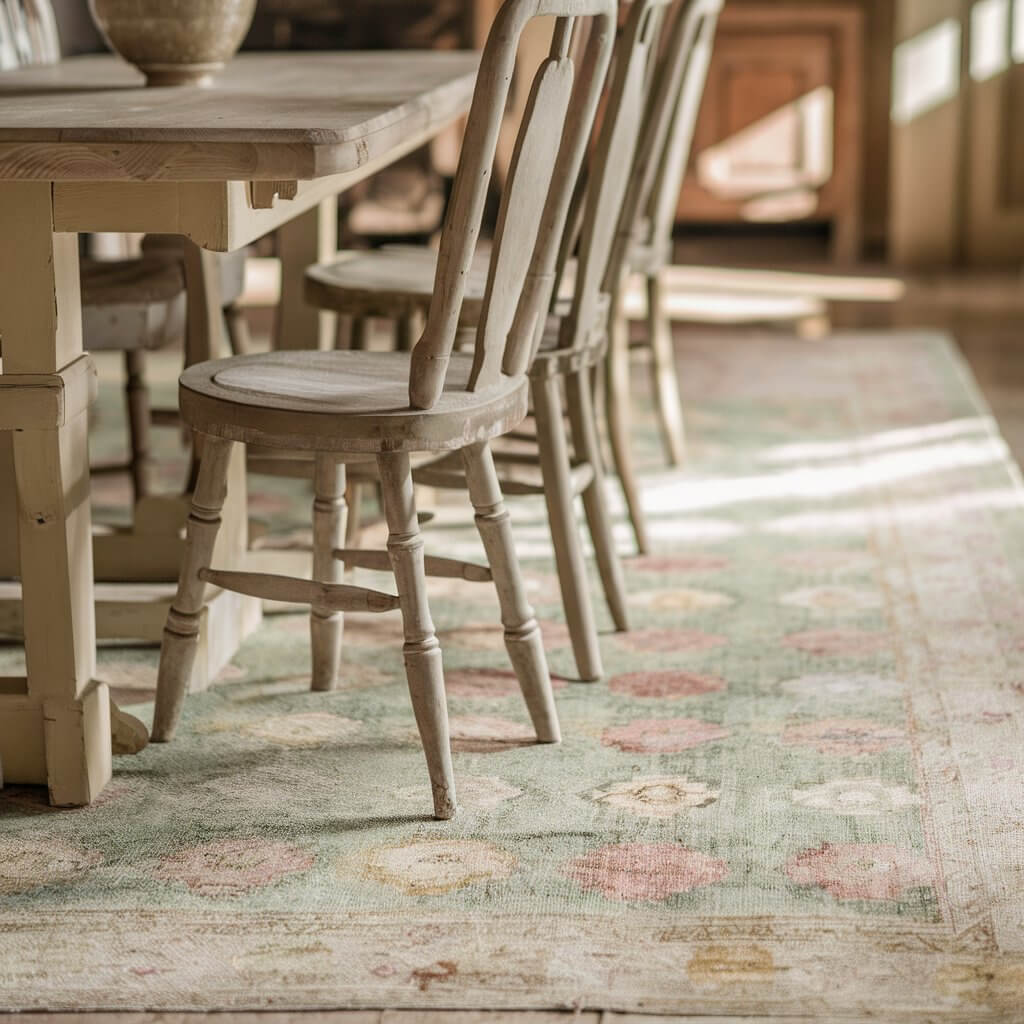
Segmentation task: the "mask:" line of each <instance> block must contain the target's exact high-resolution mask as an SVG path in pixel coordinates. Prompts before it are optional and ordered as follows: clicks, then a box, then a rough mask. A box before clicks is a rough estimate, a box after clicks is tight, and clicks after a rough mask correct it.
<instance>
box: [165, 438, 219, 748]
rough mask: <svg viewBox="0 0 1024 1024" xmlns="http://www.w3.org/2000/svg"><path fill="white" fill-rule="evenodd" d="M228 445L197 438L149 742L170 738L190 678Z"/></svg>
mask: <svg viewBox="0 0 1024 1024" xmlns="http://www.w3.org/2000/svg"><path fill="white" fill-rule="evenodd" d="M233 443H234V442H232V441H225V440H223V439H222V438H219V437H204V439H203V455H202V462H201V463H200V466H199V478H198V480H197V481H196V488H195V493H194V494H193V495H192V511H191V512H190V514H189V517H188V533H187V539H186V542H185V556H184V559H183V563H182V567H181V576H180V577H179V579H178V593H177V596H176V597H175V598H174V604H173V605H172V606H171V611H170V614H169V615H168V616H167V625H166V626H165V627H164V638H163V646H162V647H161V650H160V670H159V674H158V676H157V684H156V709H155V712H154V715H153V730H152V739H153V740H155V741H156V742H157V743H163V742H166V741H167V740H170V739H171V738H172V737H173V736H174V730H175V728H176V727H177V725H178V719H179V718H180V717H181V708H182V704H183V703H184V701H185V691H186V690H187V689H188V683H189V680H190V679H191V678H192V665H193V663H194V662H195V658H196V648H197V647H198V646H199V622H200V616H201V614H202V610H203V592H204V590H205V589H206V587H205V584H204V583H203V581H202V580H201V579H200V578H199V573H200V572H201V571H202V570H203V569H208V568H209V567H210V561H211V559H212V558H213V546H214V543H215V542H216V540H217V531H218V530H219V529H220V510H221V508H222V507H223V506H224V499H225V498H226V497H227V484H228V465H229V462H230V459H231V447H232V445H233Z"/></svg>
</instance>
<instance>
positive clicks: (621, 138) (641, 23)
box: [559, 0, 673, 348]
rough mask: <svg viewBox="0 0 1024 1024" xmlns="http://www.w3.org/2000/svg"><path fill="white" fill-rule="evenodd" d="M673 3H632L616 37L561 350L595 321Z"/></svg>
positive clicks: (581, 339) (583, 339) (575, 343)
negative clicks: (657, 59)
mask: <svg viewBox="0 0 1024 1024" xmlns="http://www.w3.org/2000/svg"><path fill="white" fill-rule="evenodd" d="M672 2H673V0H635V2H634V3H633V5H632V7H631V8H630V10H629V14H628V16H627V18H626V23H625V25H624V26H623V28H622V32H621V34H620V37H619V42H618V45H617V47H616V57H615V65H614V70H613V72H612V81H611V86H610V89H609V91H608V103H607V105H606V107H605V111H604V120H603V121H602V124H601V131H600V133H599V135H598V140H597V145H596V148H595V150H594V153H593V155H592V158H591V161H590V167H589V173H588V180H587V182H586V190H585V197H584V204H583V209H582V216H581V219H580V227H581V230H580V239H579V246H578V249H577V263H576V281H575V290H574V296H573V304H572V308H571V312H570V313H569V315H568V316H567V317H566V318H565V319H564V320H563V321H562V327H561V336H560V338H559V345H560V347H562V348H579V347H581V346H583V345H585V344H586V343H587V341H588V339H589V338H590V337H591V336H592V333H593V329H594V327H595V325H596V324H597V322H598V320H599V319H600V309H601V294H602V291H603V290H604V282H605V275H606V270H607V267H608V260H609V257H610V255H611V249H612V242H613V239H614V237H615V233H616V229H617V227H618V223H619V217H620V215H621V210H622V203H623V199H624V197H625V194H626V189H627V187H628V185H629V181H630V172H631V171H632V170H633V167H634V160H635V157H636V151H637V145H638V142H639V138H640V130H641V126H642V124H643V120H644V115H645V112H646V109H647V106H648V96H649V91H650V88H649V87H650V80H651V74H652V72H651V67H652V64H653V63H654V58H655V57H656V55H657V53H658V47H659V41H660V39H661V31H662V28H663V26H664V22H665V14H666V9H667V8H668V6H669V5H670V4H671V3H672ZM567 234H568V233H567Z"/></svg>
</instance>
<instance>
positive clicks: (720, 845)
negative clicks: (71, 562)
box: [0, 333, 1024, 1020]
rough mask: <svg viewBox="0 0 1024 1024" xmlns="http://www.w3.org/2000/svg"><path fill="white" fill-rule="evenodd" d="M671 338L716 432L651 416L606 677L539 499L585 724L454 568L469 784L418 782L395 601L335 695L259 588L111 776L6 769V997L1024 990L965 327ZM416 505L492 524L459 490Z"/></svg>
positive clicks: (465, 998)
mask: <svg viewBox="0 0 1024 1024" xmlns="http://www.w3.org/2000/svg"><path fill="white" fill-rule="evenodd" d="M680 342H681V347H680V358H681V361H682V362H681V366H682V367H683V370H684V375H685V377H684V379H685V390H686V392H687V394H688V396H689V400H688V411H689V427H690V432H691V442H690V443H691V453H692V464H691V465H690V466H689V467H688V468H687V469H686V471H684V472H676V473H666V472H664V471H659V468H658V467H659V466H660V460H659V454H658V449H657V444H656V438H655V436H654V433H653V429H652V427H651V424H649V423H646V424H645V425H644V426H645V431H646V432H645V433H644V435H643V437H642V438H641V448H642V455H643V459H644V463H645V466H646V467H647V468H648V470H649V472H648V475H647V477H646V483H647V494H648V498H649V504H650V509H651V520H652V534H653V536H654V538H655V542H656V548H657V550H656V553H655V554H653V555H650V556H648V557H645V558H631V559H630V560H629V562H628V569H627V572H628V583H629V589H630V594H631V610H632V615H633V618H634V630H633V632H631V633H629V634H621V635H615V634H613V633H610V632H608V633H606V634H605V636H604V637H603V651H604V656H605V661H606V669H607V672H608V675H607V678H606V680H605V681H604V682H602V683H599V684H595V685H585V684H580V683H577V682H575V681H574V680H573V678H572V669H573V666H572V660H571V655H570V652H569V651H568V649H567V634H566V631H565V627H564V625H562V624H561V621H562V620H561V609H560V605H559V602H558V592H557V583H556V580H555V577H554V575H553V566H552V563H551V561H550V549H549V546H548V541H547V531H546V527H545V522H544V517H543V509H542V507H541V505H540V504H539V503H537V502H534V501H520V502H516V503H514V505H513V513H514V516H515V524H516V527H517V535H518V537H519V538H520V540H521V545H522V552H523V555H524V558H525V559H526V563H527V567H528V570H529V575H530V586H531V594H532V599H533V600H534V602H535V604H536V606H537V609H538V612H539V614H540V616H541V618H542V619H543V621H544V623H545V624H546V630H545V636H546V639H547V645H548V647H549V649H550V652H551V660H552V665H553V668H554V670H555V671H556V672H558V673H560V679H559V681H558V692H557V697H558V701H559V707H560V712H561V715H562V726H563V732H564V735H565V741H564V743H563V744H562V745H561V746H559V747H539V746H533V745H531V744H530V742H529V738H530V732H529V730H528V727H527V719H526V716H525V712H524V709H523V707H522V704H521V702H520V700H519V698H518V695H517V693H516V690H515V685H514V681H513V679H512V678H511V676H510V674H509V673H508V672H507V665H506V661H505V656H504V651H503V649H502V644H501V634H500V630H499V629H498V628H496V627H497V624H498V616H497V605H496V602H495V601H494V600H493V598H492V596H491V593H490V592H489V590H488V589H487V588H486V587H482V586H480V585H474V584H462V583H460V584H454V583H446V582H445V581H433V583H432V596H433V609H434V613H435V618H436V619H437V622H438V625H439V627H440V629H441V630H442V632H441V641H442V645H443V648H444V653H445V659H446V666H447V672H448V688H449V697H450V701H449V703H450V709H451V714H452V722H453V731H454V736H455V741H454V742H455V748H456V751H457V753H456V772H457V781H458V785H459V787H460V789H459V792H460V797H461V803H462V810H461V813H460V815H459V816H458V818H457V819H456V820H455V821H454V822H451V823H439V822H434V821H432V820H429V819H428V818H426V816H425V815H426V812H427V811H428V809H429V806H430V799H429V790H428V786H427V781H426V772H425V768H424V763H423V758H422V754H421V752H420V749H419V746H418V743H417V739H416V734H415V730H414V726H413V720H412V715H411V712H410V708H409V703H408V697H407V694H406V691H405V686H404V679H403V676H402V670H401V655H400V624H399V622H398V620H397V618H396V617H377V618H374V619H370V620H367V619H365V618H360V617H357V616H352V617H351V618H350V621H349V624H348V626H347V631H346V635H347V648H346V655H345V658H346V664H345V674H344V686H343V688H342V689H340V690H339V691H338V692H336V693H331V694H312V693H309V692H307V690H306V686H307V672H308V665H309V653H308V633H307V624H306V618H305V616H302V615H288V616H274V617H272V618H268V619H267V621H266V623H265V625H264V627H263V629H262V630H261V631H260V632H259V633H258V634H257V635H256V636H254V637H253V638H252V639H251V641H250V642H249V643H248V644H247V645H246V646H245V647H244V648H243V649H242V650H241V651H240V652H239V654H238V655H237V657H236V658H235V661H234V663H233V664H232V665H231V666H230V668H229V669H228V670H227V671H226V672H225V673H224V676H223V678H222V682H223V685H220V686H218V687H216V688H215V689H213V690H211V691H209V692H208V693H206V694H202V695H198V696H195V697H192V698H190V700H189V702H188V705H187V710H186V715H187V717H186V720H185V722H184V725H183V728H182V729H181V731H180V732H179V737H178V739H177V740H176V741H175V742H174V743H173V744H171V745H167V746H159V747H151V748H149V749H147V750H146V751H144V752H143V753H142V754H141V755H139V756H137V757H132V758H120V759H118V761H117V765H116V776H115V779H114V781H113V783H112V784H111V786H110V787H109V789H108V790H107V792H106V793H105V794H104V796H103V798H102V800H101V801H100V802H99V803H98V804H97V805H96V806H94V807H91V808H89V809H84V810H78V811H53V810H51V809H50V808H48V807H47V806H46V805H45V802H44V801H43V799H42V795H41V793H40V792H39V791H37V790H31V789H27V788H22V789H19V788H8V789H5V790H3V791H0V1007H2V1008H4V1009H11V1010H17V1009H26V1010H27V1009H51V1010H63V1009H87V1008H93V1009H131V1010H142V1009H154V1010H157V1009H176V1010H190V1009H218V1008H223V1009H242V1008H277V1009H288V1008H292V1009H298V1008H361V1007H367V1008H372V1007H457V1008H521V1009H531V1008H534V1009H536V1008H584V1009H587V1008H589V1009H594V1008H599V1009H612V1010H625V1011H646V1012H650V1013H678V1014H708V1015H714V1014H735V1015H741V1014H765V1015H772V1014H779V1015H784V1014H793V1015H806V1016H808V1017H811V1018H822V1017H847V1016H848V1017H862V1016H872V1017H875V1018H877V1019H882V1020H908V1019H930V1020H933V1019H943V1020H945V1019H951V1020H986V1019H991V1020H1020V1019H1024V784H1022V773H1024V742H1022V741H1024V735H1022V721H1024V592H1022V583H1024V501H1022V493H1021V488H1020V481H1019V476H1018V471H1017V468H1016V466H1014V465H1013V464H1012V463H1011V461H1010V459H1009V457H1008V455H1007V452H1006V449H1005V445H1004V444H1003V442H1002V441H1001V439H1000V438H999V436H998V434H997V433H996V432H995V430H994V427H993V424H992V421H991V418H990V417H989V415H988V413H987V412H986V410H985V409H984V407H983V406H982V404H981V403H980V401H979V398H978V396H977V394H976V391H975V389H974V387H973V384H972V382H971V380H970V378H969V375H968V373H967V372H966V370H965V367H964V366H963V364H962V363H961V361H960V358H959V356H958V355H956V354H955V351H954V348H953V346H952V344H951V343H950V342H949V341H948V340H947V339H945V338H944V337H941V336H938V335H934V334H926V333H888V334H884V333H860V334H846V335H839V336H837V337H835V338H833V339H830V340H828V341H826V342H820V343H803V342H797V341H793V340H789V339H787V338H786V337H782V336H779V335H777V334H749V335H737V336H736V337H731V336H725V335H722V334H716V335H702V334H700V333H692V334H688V335H687V336H685V338H681V339H680ZM104 396H105V398H104V400H105V401H106V402H107V403H108V406H105V407H104V408H105V409H108V411H109V410H113V411H116V409H117V406H118V395H117V391H116V389H115V390H107V391H105V392H104ZM113 411H112V412H111V415H113V414H114V412H113ZM289 486H290V485H289ZM306 500H307V499H305V498H301V500H298V501H296V500H295V498H294V497H289V491H288V486H285V485H282V484H275V485H273V487H272V488H271V489H270V490H269V491H268V492H267V493H266V494H264V495H263V496H262V497H261V498H260V499H258V501H257V502H256V504H257V507H258V508H259V509H260V510H261V511H262V513H263V514H264V515H266V516H267V517H268V518H271V519H274V520H276V521H277V522H278V523H285V524H288V523H297V524H302V522H303V520H304V516H305V502H306ZM622 540H623V548H624V550H625V549H626V548H627V546H628V543H629V538H628V533H627V532H626V531H625V530H623V534H622ZM427 541H428V549H429V548H433V549H434V550H438V551H442V552H443V553H445V554H452V553H457V552H466V553H468V554H474V553H477V552H478V548H477V542H476V537H475V534H474V532H473V530H472V528H471V523H470V520H469V518H468V516H466V515H465V512H464V509H463V508H462V507H461V506H454V505H453V506H442V507H441V508H440V509H439V514H438V517H437V520H436V521H435V522H434V523H432V524H431V525H430V526H429V527H428V528H427ZM378 579H379V578H378ZM599 607H600V606H599ZM602 611H603V608H602ZM17 656H18V655H17V652H16V650H13V649H11V650H7V651H0V657H2V658H4V659H8V660H10V659H14V658H16V657H17ZM155 662H156V654H155V652H154V651H152V650H148V649H138V648H134V649H133V648H123V649H108V650H104V651H103V652H102V657H101V670H102V672H103V674H104V675H105V676H106V677H107V678H110V679H111V680H112V681H113V682H115V683H119V684H121V685H135V684H137V683H138V681H139V680H142V681H146V680H149V681H150V682H151V681H152V679H153V677H154V666H155ZM0 667H2V666H0ZM140 713H141V714H142V715H143V716H145V715H146V714H148V713H149V708H148V707H147V706H143V707H142V708H141V709H140Z"/></svg>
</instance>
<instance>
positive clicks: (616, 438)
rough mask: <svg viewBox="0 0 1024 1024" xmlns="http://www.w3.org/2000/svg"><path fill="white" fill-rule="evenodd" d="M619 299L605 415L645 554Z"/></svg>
mask: <svg viewBox="0 0 1024 1024" xmlns="http://www.w3.org/2000/svg"><path fill="white" fill-rule="evenodd" d="M621 303H622V300H621V297H620V298H619V299H618V301H615V302H614V308H613V312H612V316H611V325H610V331H609V337H608V356H607V358H606V359H605V411H606V412H607V414H608V439H609V441H610V442H611V449H612V459H613V461H614V462H615V472H616V473H617V474H618V477H619V482H620V483H621V484H622V491H623V494H624V495H625V497H626V506H627V508H628V509H629V520H630V522H631V523H632V525H633V534H634V536H635V537H636V546H637V550H638V551H639V552H640V554H646V553H647V550H648V545H647V522H646V520H645V518H644V510H643V505H642V504H641V502H640V486H639V484H638V482H637V478H636V471H635V470H634V468H633V453H632V449H631V447H630V436H629V434H630V418H631V417H630V402H631V401H632V395H631V394H630V358H629V321H628V320H627V319H626V315H625V313H624V312H623V310H622V304H621Z"/></svg>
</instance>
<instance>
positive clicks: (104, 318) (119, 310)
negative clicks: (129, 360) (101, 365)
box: [81, 256, 186, 352]
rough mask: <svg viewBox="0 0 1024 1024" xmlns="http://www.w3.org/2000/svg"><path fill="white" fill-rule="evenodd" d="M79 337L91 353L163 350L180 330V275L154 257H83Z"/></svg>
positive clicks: (182, 321)
mask: <svg viewBox="0 0 1024 1024" xmlns="http://www.w3.org/2000/svg"><path fill="white" fill-rule="evenodd" d="M81 281H82V337H83V341H84V344H85V348H86V349H88V350H89V351H91V352H104V351H108V352H109V351H116V352H125V351H130V350H132V349H156V348H162V347H163V346H164V345H168V344H170V343H171V342H173V341H175V340H177V339H178V338H180V337H181V336H182V335H183V334H184V330H185V315H186V299H185V275H184V271H183V269H182V267H181V265H180V264H177V263H171V262H168V261H167V260H166V259H162V258H160V257H156V256H143V257H141V258H138V259H131V260H83V261H82V271H81Z"/></svg>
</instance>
